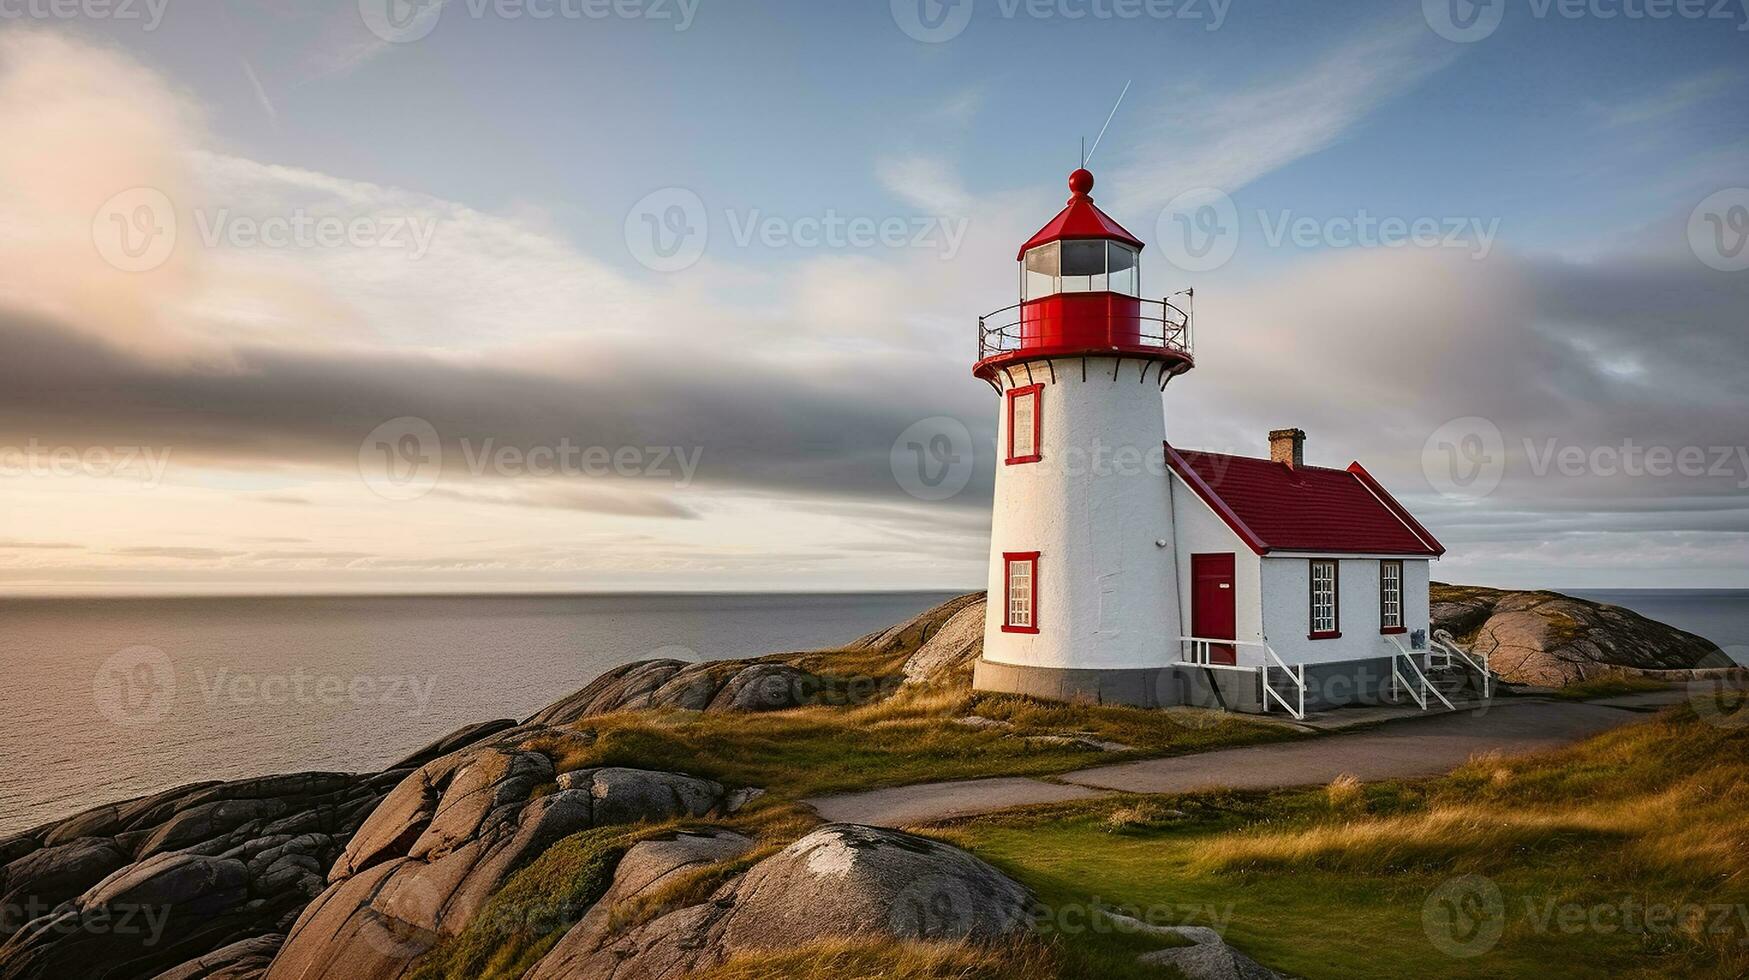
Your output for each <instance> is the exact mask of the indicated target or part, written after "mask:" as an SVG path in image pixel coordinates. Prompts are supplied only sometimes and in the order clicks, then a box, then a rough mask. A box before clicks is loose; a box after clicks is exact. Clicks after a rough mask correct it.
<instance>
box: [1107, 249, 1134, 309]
mask: <svg viewBox="0 0 1749 980" xmlns="http://www.w3.org/2000/svg"><path fill="white" fill-rule="evenodd" d="M1105 264H1106V277H1107V281H1108V282H1109V283H1110V284H1111V285H1110V287H1109V288H1110V289H1111V291H1112V292H1114V293H1122V294H1124V295H1125V296H1140V295H1141V294H1142V277H1141V269H1140V268H1139V266H1138V263H1137V255H1136V250H1135V249H1133V248H1130V247H1129V246H1128V245H1120V244H1118V243H1117V242H1106V243H1105Z"/></svg>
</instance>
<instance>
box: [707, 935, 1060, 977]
mask: <svg viewBox="0 0 1749 980" xmlns="http://www.w3.org/2000/svg"><path fill="white" fill-rule="evenodd" d="M1060 975H1061V974H1060V973H1059V972H1058V964H1057V958H1056V955H1055V954H1054V953H1053V951H1051V950H1050V949H1049V948H1048V947H1045V946H1044V945H1043V944H1040V943H1037V942H1023V943H1021V944H1018V948H1002V949H991V948H988V947H981V946H969V945H947V944H942V943H915V942H893V941H890V940H889V941H876V940H869V941H862V942H858V941H854V940H845V941H838V942H831V943H820V944H816V945H813V946H804V947H802V948H800V949H794V950H787V951H783V952H777V953H756V954H746V955H743V956H738V957H735V958H734V959H732V960H730V961H729V962H727V963H725V964H723V965H722V966H720V967H718V968H716V969H714V970H709V971H707V972H704V973H701V974H699V975H698V977H697V980H1055V978H1056V977H1059V976H1060Z"/></svg>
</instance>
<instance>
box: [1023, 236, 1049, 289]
mask: <svg viewBox="0 0 1749 980" xmlns="http://www.w3.org/2000/svg"><path fill="white" fill-rule="evenodd" d="M1057 244H1058V243H1056V242H1051V243H1050V244H1049V245H1040V246H1039V247H1038V248H1035V249H1033V250H1032V251H1030V252H1027V253H1026V262H1025V264H1024V271H1023V272H1022V273H1021V283H1020V298H1021V299H1022V300H1029V299H1039V298H1040V297H1043V296H1049V295H1051V294H1052V293H1055V292H1056V291H1057V262H1058V249H1057Z"/></svg>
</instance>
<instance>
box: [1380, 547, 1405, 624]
mask: <svg viewBox="0 0 1749 980" xmlns="http://www.w3.org/2000/svg"><path fill="white" fill-rule="evenodd" d="M1379 632H1380V633H1401V632H1403V563H1402V562H1400V561H1381V562H1379Z"/></svg>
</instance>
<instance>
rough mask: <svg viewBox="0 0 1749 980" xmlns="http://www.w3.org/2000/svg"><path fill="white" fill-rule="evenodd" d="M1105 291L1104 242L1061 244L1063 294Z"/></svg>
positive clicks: (1095, 240)
mask: <svg viewBox="0 0 1749 980" xmlns="http://www.w3.org/2000/svg"><path fill="white" fill-rule="evenodd" d="M1104 289H1105V242H1104V241H1102V240H1099V239H1094V240H1091V241H1071V242H1064V243H1063V288H1062V291H1063V292H1065V293H1092V292H1100V291H1103V290H1104Z"/></svg>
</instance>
